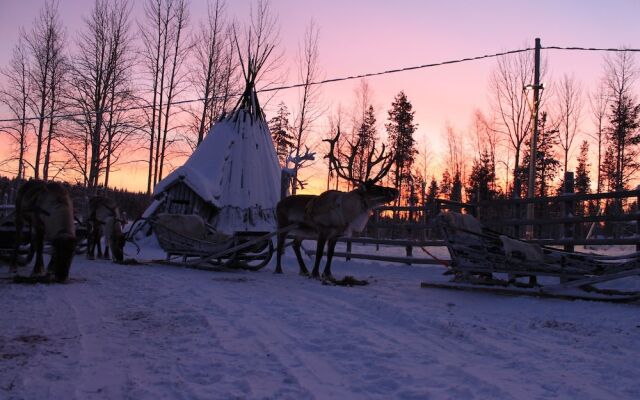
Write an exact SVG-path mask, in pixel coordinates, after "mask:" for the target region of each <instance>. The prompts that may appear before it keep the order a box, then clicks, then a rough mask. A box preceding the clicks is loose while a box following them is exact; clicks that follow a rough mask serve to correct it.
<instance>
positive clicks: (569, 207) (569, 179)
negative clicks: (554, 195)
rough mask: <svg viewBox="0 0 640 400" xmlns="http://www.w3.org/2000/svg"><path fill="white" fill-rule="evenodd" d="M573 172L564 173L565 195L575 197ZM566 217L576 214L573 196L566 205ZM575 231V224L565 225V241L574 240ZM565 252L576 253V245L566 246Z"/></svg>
mask: <svg viewBox="0 0 640 400" xmlns="http://www.w3.org/2000/svg"><path fill="white" fill-rule="evenodd" d="M573 182H574V181H573V172H565V173H564V194H566V195H569V196H571V195H573V190H574V185H573ZM563 204H564V212H563V214H564V217H573V216H574V214H575V205H574V201H573V196H571V197H570V200H566V201H565V202H564V203H563ZM574 231H575V223H565V224H564V235H563V236H564V239H573V238H574V235H573V232H574ZM564 249H565V251H574V245H573V243H571V244H565V245H564Z"/></svg>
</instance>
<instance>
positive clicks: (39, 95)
mask: <svg viewBox="0 0 640 400" xmlns="http://www.w3.org/2000/svg"><path fill="white" fill-rule="evenodd" d="M26 43H27V46H28V48H29V53H30V57H31V60H32V62H31V69H30V71H31V75H30V84H31V85H32V87H33V94H32V98H33V103H32V110H31V111H32V112H33V113H34V114H35V116H36V117H37V118H38V120H37V128H36V137H35V156H34V161H33V171H34V177H35V178H36V179H38V178H40V177H41V172H42V171H41V166H42V165H44V169H45V172H46V173H47V174H48V161H49V158H50V152H51V142H52V140H53V136H54V134H55V131H54V129H55V126H56V121H55V120H54V117H53V115H54V112H55V111H58V110H59V103H60V97H61V96H60V95H61V91H62V84H63V74H64V72H65V70H66V69H65V66H64V64H65V59H64V54H63V51H64V45H65V31H64V28H63V26H62V21H61V20H60V14H59V13H58V5H57V3H56V2H54V1H47V2H45V5H44V7H43V9H42V10H41V11H40V13H39V15H38V17H37V18H36V20H35V21H34V23H33V28H32V29H31V31H30V32H29V33H28V34H27V35H26ZM47 124H48V130H47V131H46V132H45V125H47ZM43 152H44V153H45V154H44V155H43ZM43 158H44V160H43ZM43 161H44V164H43ZM43 177H44V176H43ZM44 178H45V179H46V178H48V176H47V177H44Z"/></svg>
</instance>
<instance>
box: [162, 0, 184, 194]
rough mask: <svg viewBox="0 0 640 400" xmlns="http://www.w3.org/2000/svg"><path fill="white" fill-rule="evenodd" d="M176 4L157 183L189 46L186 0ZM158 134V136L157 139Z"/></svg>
mask: <svg viewBox="0 0 640 400" xmlns="http://www.w3.org/2000/svg"><path fill="white" fill-rule="evenodd" d="M175 2H176V4H175V7H174V9H175V10H174V15H173V22H172V24H171V25H170V26H171V28H172V29H171V35H170V38H171V46H172V48H171V52H172V53H171V59H170V66H171V69H170V70H169V76H168V82H167V83H168V86H167V101H166V107H165V110H164V124H163V126H162V142H161V143H160V142H158V144H159V145H158V146H157V147H156V166H158V165H159V167H158V173H157V175H156V176H155V177H154V182H155V183H158V182H160V180H162V177H163V168H164V162H165V157H166V155H167V147H168V145H169V144H170V143H172V142H173V140H171V141H170V143H168V142H167V135H168V133H169V122H170V121H169V118H170V117H171V116H172V114H171V108H172V102H173V101H174V98H175V96H176V95H178V94H179V92H180V91H181V90H182V88H184V85H183V83H184V77H185V73H184V71H183V68H182V63H183V61H184V60H185V59H186V58H187V53H188V52H189V46H188V43H187V40H186V36H187V32H186V29H187V26H188V23H189V12H188V8H187V2H186V0H175ZM160 128H161V126H160V122H159V123H158V132H160ZM159 138H160V136H158V139H159Z"/></svg>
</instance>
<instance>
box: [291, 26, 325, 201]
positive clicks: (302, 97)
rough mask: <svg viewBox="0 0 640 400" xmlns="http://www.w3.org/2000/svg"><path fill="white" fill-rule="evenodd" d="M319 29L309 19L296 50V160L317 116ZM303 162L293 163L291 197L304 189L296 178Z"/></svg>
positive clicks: (318, 104) (318, 101) (294, 152)
mask: <svg viewBox="0 0 640 400" xmlns="http://www.w3.org/2000/svg"><path fill="white" fill-rule="evenodd" d="M319 34H320V30H319V28H318V26H317V25H316V24H315V22H314V21H313V20H312V21H311V22H310V23H309V25H308V26H307V28H306V30H305V34H304V43H303V44H302V45H301V46H300V48H299V49H298V79H299V82H300V83H301V84H302V87H300V91H299V93H298V104H299V108H298V112H297V114H296V117H295V131H294V132H293V142H294V146H293V154H292V155H293V157H294V159H296V160H298V159H299V158H300V157H301V156H302V151H303V147H307V149H308V148H309V147H308V144H309V143H308V138H307V136H308V133H309V130H310V129H311V126H312V124H313V123H314V122H315V121H316V120H317V119H318V118H319V117H320V112H321V110H320V99H319V95H320V90H319V86H318V85H313V83H314V82H315V81H316V80H317V79H318V77H319V74H320V65H319V56H320V53H319V50H318V37H319ZM305 165H306V164H305V163H302V162H300V163H296V165H295V167H294V170H293V179H292V182H291V194H292V195H295V194H296V192H297V189H298V188H302V187H303V181H302V180H300V178H299V172H300V169H302V168H304V166H305Z"/></svg>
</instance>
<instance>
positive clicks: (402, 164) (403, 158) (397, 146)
mask: <svg viewBox="0 0 640 400" xmlns="http://www.w3.org/2000/svg"><path fill="white" fill-rule="evenodd" d="M388 113H389V122H388V123H387V124H386V128H387V132H388V134H389V141H390V147H391V149H392V151H393V155H394V161H393V169H392V171H391V173H392V178H393V181H394V184H395V187H396V188H397V189H398V190H399V191H400V194H401V196H402V194H403V191H402V188H403V187H404V185H405V184H408V183H409V181H410V180H412V179H411V177H412V174H411V171H412V167H413V163H414V161H415V157H416V155H417V154H418V150H417V149H416V141H415V139H414V137H413V134H414V133H415V131H416V128H417V125H416V124H414V122H413V117H414V114H415V111H413V106H412V104H411V102H409V100H408V99H407V96H406V94H405V93H404V92H403V91H401V92H400V93H398V94H397V95H396V97H395V99H394V100H393V102H392V103H391V109H390V110H389V112H388ZM400 200H401V199H400V198H399V199H398V200H397V201H398V202H400Z"/></svg>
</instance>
